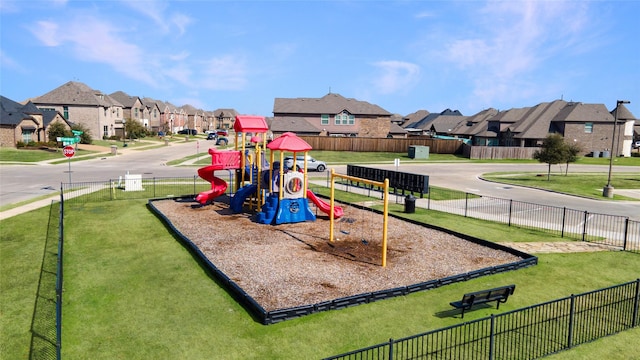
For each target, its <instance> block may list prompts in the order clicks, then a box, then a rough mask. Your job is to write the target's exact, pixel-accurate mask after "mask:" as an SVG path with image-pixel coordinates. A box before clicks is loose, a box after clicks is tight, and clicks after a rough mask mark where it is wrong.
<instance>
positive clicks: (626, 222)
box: [622, 218, 629, 251]
mask: <svg viewBox="0 0 640 360" xmlns="http://www.w3.org/2000/svg"><path fill="white" fill-rule="evenodd" d="M628 236H629V218H625V219H624V238H623V240H622V250H623V251H626V250H627V240H628Z"/></svg>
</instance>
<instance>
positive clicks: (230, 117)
mask: <svg viewBox="0 0 640 360" xmlns="http://www.w3.org/2000/svg"><path fill="white" fill-rule="evenodd" d="M236 115H238V112H237V111H236V109H216V110H214V111H213V119H212V120H213V124H214V125H213V128H212V130H213V129H233V123H234V122H235V121H236Z"/></svg>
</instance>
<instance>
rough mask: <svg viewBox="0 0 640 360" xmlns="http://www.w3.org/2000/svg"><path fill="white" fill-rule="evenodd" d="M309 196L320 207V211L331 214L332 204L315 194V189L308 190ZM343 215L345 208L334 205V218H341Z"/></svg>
mask: <svg viewBox="0 0 640 360" xmlns="http://www.w3.org/2000/svg"><path fill="white" fill-rule="evenodd" d="M307 198H308V199H309V200H311V202H313V203H314V204H316V206H317V207H318V209H320V211H322V212H323V213H325V214H327V215H331V205H330V204H329V203H327V202H326V201H324V200H322V199H320V198H319V197H318V196H316V194H314V193H313V191H311V190H307ZM342 215H344V210H342V208H341V207H340V206H334V207H333V218H334V219H339V218H341V217H342Z"/></svg>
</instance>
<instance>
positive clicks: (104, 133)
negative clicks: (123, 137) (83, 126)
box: [102, 125, 109, 137]
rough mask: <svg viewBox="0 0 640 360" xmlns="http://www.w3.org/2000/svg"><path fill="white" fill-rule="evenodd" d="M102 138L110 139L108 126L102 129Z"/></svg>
mask: <svg viewBox="0 0 640 360" xmlns="http://www.w3.org/2000/svg"><path fill="white" fill-rule="evenodd" d="M102 136H104V137H109V127H108V126H107V125H105V126H103V127H102Z"/></svg>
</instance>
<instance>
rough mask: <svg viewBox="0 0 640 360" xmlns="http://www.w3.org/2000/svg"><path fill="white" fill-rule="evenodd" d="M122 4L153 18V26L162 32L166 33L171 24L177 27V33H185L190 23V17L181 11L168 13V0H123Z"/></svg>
mask: <svg viewBox="0 0 640 360" xmlns="http://www.w3.org/2000/svg"><path fill="white" fill-rule="evenodd" d="M121 3H122V4H123V5H126V6H128V7H130V8H131V9H133V10H135V11H136V12H137V13H139V14H140V15H143V16H146V17H147V18H149V19H151V20H153V22H154V26H155V27H156V28H158V29H160V30H162V32H164V33H167V32H169V31H170V30H171V25H173V26H175V27H176V28H177V29H178V32H179V35H182V34H184V33H185V31H186V28H187V26H188V25H189V24H191V23H192V19H191V18H190V17H189V16H187V15H185V14H181V13H175V14H171V15H168V14H167V8H168V5H169V3H168V1H165V0H145V1H141V0H133V1H131V0H124V1H122V2H121Z"/></svg>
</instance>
